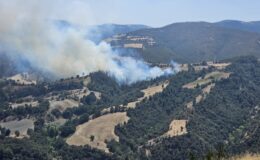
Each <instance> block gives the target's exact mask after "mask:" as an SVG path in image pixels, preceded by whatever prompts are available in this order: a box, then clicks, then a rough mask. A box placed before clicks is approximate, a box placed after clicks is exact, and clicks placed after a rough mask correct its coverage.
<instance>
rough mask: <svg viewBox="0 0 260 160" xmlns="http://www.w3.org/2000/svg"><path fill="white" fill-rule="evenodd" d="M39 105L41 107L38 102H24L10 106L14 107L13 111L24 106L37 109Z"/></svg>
mask: <svg viewBox="0 0 260 160" xmlns="http://www.w3.org/2000/svg"><path fill="white" fill-rule="evenodd" d="M38 105H39V102H38V101H32V102H23V103H10V106H11V107H12V109H14V108H18V107H24V106H30V107H37V106H38Z"/></svg>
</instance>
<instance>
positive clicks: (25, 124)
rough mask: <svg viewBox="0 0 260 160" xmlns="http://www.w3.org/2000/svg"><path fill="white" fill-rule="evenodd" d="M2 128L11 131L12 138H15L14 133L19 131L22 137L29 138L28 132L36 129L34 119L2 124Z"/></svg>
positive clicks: (0, 123)
mask: <svg viewBox="0 0 260 160" xmlns="http://www.w3.org/2000/svg"><path fill="white" fill-rule="evenodd" d="M0 125H1V126H2V127H5V128H8V129H10V130H11V134H10V136H12V137H14V135H15V134H14V132H15V131H19V132H20V137H25V136H27V130H28V129H29V128H30V129H34V121H33V120H32V119H22V120H20V121H18V120H13V121H9V122H0Z"/></svg>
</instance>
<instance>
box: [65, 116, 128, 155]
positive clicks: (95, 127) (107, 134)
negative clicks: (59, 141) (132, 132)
mask: <svg viewBox="0 0 260 160" xmlns="http://www.w3.org/2000/svg"><path fill="white" fill-rule="evenodd" d="M128 120H129V117H127V115H126V112H119V113H112V114H107V115H103V116H101V117H98V118H95V119H93V120H90V121H88V122H86V123H84V124H82V125H79V126H77V128H76V132H75V133H74V134H73V135H72V136H71V137H69V138H68V139H67V140H66V142H67V143H68V144H69V145H75V146H83V145H86V144H88V145H90V146H91V147H93V148H97V149H100V150H103V151H105V152H107V153H108V152H109V150H108V148H107V144H106V143H105V141H110V140H113V139H114V140H116V141H119V137H118V136H117V135H115V133H114V130H115V127H116V126H117V125H118V124H124V123H126V122H127V121H128Z"/></svg>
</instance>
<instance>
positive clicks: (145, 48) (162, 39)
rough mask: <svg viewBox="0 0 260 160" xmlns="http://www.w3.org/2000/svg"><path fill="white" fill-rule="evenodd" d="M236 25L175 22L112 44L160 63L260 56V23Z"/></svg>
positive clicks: (127, 36)
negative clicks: (130, 49) (259, 31)
mask: <svg viewBox="0 0 260 160" xmlns="http://www.w3.org/2000/svg"><path fill="white" fill-rule="evenodd" d="M235 23H238V22H233V21H222V22H219V23H208V22H185V23H173V24H170V25H167V26H165V27H161V28H148V29H142V30H137V31H133V32H129V33H127V34H126V35H124V36H121V37H119V39H118V37H116V38H114V39H112V40H110V41H109V43H110V44H111V45H112V46H116V47H119V48H120V47H121V48H132V49H135V50H136V51H138V53H139V54H140V55H141V56H142V57H143V58H144V59H145V60H146V61H149V62H157V63H158V62H164V63H165V62H170V61H171V60H175V61H177V62H180V63H190V62H200V61H203V60H221V59H226V58H232V57H235V56H242V55H254V56H256V57H260V34H259V33H257V32H254V30H256V31H257V29H259V30H260V27H258V22H254V23H253V22H252V24H251V23H248V24H247V23H245V24H243V23H242V22H240V23H238V24H241V25H242V24H243V25H242V26H243V27H241V26H239V25H238V26H236V25H232V24H235ZM253 24H255V25H253ZM246 26H251V27H246ZM235 27H236V28H235ZM253 29H254V30H253ZM247 30H250V31H247Z"/></svg>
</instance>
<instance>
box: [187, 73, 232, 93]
mask: <svg viewBox="0 0 260 160" xmlns="http://www.w3.org/2000/svg"><path fill="white" fill-rule="evenodd" d="M229 76H230V73H226V72H219V71H216V72H211V73H208V74H207V75H206V76H205V77H204V78H203V79H202V78H201V77H200V78H198V79H197V80H196V81H194V82H191V83H188V84H185V85H183V86H182V87H183V88H187V89H194V88H195V87H196V86H197V85H199V86H200V85H204V84H208V83H210V82H212V80H213V79H214V80H221V79H227V78H228V77H229Z"/></svg>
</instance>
